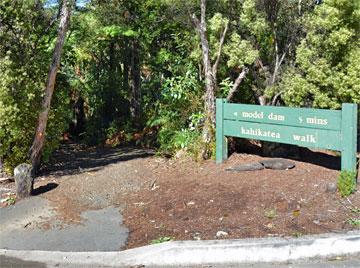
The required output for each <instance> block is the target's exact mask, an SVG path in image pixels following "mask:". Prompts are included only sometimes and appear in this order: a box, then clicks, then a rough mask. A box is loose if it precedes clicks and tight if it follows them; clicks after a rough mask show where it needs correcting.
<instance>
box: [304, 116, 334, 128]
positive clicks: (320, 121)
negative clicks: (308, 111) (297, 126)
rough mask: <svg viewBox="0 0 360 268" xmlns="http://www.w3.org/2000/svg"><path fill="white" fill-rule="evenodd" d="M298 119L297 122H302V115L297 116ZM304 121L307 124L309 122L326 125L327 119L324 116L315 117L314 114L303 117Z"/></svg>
mask: <svg viewBox="0 0 360 268" xmlns="http://www.w3.org/2000/svg"><path fill="white" fill-rule="evenodd" d="M298 119H299V122H300V123H303V122H304V119H303V118H302V116H299V117H298ZM305 122H306V123H307V124H311V125H323V126H326V125H327V124H328V120H327V119H324V118H317V117H316V116H314V117H307V118H306V119H305Z"/></svg>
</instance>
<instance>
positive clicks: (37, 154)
mask: <svg viewBox="0 0 360 268" xmlns="http://www.w3.org/2000/svg"><path fill="white" fill-rule="evenodd" d="M73 4H74V0H64V1H63V3H62V6H61V11H60V24H59V28H58V33H57V40H56V44H55V48H54V52H53V57H52V61H51V64H50V66H49V72H48V77H47V81H46V87H45V96H44V98H43V102H42V107H41V112H40V114H39V117H38V123H37V128H36V132H35V137H34V141H33V144H32V146H31V148H30V161H31V164H32V166H33V170H34V172H36V171H37V169H38V168H39V165H40V160H41V155H42V151H43V148H44V144H45V135H46V126H47V122H48V118H49V112H50V106H51V99H52V95H53V92H54V87H55V80H56V74H57V71H58V68H59V65H60V58H61V52H62V49H63V46H64V42H65V37H66V32H67V30H68V26H69V22H70V17H71V9H72V7H73Z"/></svg>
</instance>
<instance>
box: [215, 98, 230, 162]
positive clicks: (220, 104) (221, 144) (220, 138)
mask: <svg viewBox="0 0 360 268" xmlns="http://www.w3.org/2000/svg"><path fill="white" fill-rule="evenodd" d="M225 103H226V100H225V99H216V163H218V164H220V163H222V162H223V161H224V160H226V159H227V157H228V144H227V139H226V137H225V136H224V125H223V124H224V118H223V114H224V105H225Z"/></svg>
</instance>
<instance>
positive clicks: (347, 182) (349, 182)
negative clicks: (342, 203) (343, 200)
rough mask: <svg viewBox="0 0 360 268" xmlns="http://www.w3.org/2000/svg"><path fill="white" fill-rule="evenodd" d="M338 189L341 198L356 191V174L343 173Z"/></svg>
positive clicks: (351, 172) (352, 172)
mask: <svg viewBox="0 0 360 268" xmlns="http://www.w3.org/2000/svg"><path fill="white" fill-rule="evenodd" d="M337 187H338V189H339V192H340V194H341V197H346V196H349V195H351V194H352V193H353V192H355V190H356V172H354V171H341V173H340V176H339V179H338V182H337Z"/></svg>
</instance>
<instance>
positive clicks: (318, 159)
mask: <svg viewBox="0 0 360 268" xmlns="http://www.w3.org/2000/svg"><path fill="white" fill-rule="evenodd" d="M235 141H236V143H235V146H233V148H231V142H230V148H229V152H237V153H248V154H254V155H259V156H262V157H270V156H267V155H264V154H263V151H262V149H261V146H260V145H259V144H254V143H251V142H250V141H249V140H245V139H236V140H235ZM282 146H284V147H285V148H286V155H281V156H273V157H274V158H277V157H279V158H285V159H292V160H296V161H300V162H304V163H309V164H313V165H317V166H321V167H325V168H328V169H332V170H340V169H341V157H340V156H338V155H335V154H331V153H330V152H326V151H325V150H324V151H313V150H310V149H308V148H305V147H298V146H296V145H289V144H283V145H282Z"/></svg>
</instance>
